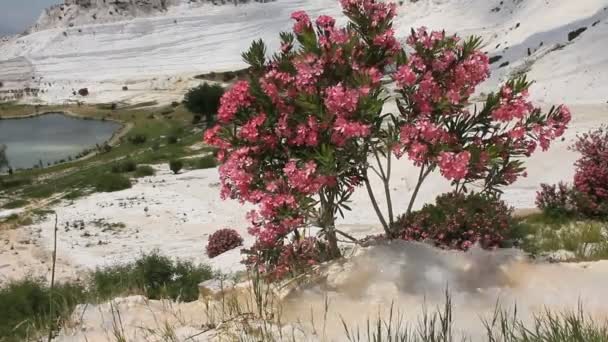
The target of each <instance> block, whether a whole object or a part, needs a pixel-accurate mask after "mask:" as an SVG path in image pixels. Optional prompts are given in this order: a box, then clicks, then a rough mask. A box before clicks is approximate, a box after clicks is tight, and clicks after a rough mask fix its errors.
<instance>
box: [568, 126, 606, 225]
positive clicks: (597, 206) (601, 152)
mask: <svg viewBox="0 0 608 342" xmlns="http://www.w3.org/2000/svg"><path fill="white" fill-rule="evenodd" d="M573 149H574V150H575V151H577V152H579V153H580V154H581V157H580V158H579V159H578V160H577V161H576V163H574V166H575V168H576V169H575V173H574V188H575V189H576V191H577V192H579V193H581V194H583V195H584V196H583V197H584V198H585V199H586V201H584V202H583V203H584V205H579V210H580V211H581V213H582V214H584V215H587V216H597V217H605V218H608V128H607V127H601V128H598V129H596V130H593V131H590V132H588V133H585V134H583V135H581V136H579V137H578V139H577V141H576V142H575V144H574V146H573Z"/></svg>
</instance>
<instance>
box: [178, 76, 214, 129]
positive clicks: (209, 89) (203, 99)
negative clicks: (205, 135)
mask: <svg viewBox="0 0 608 342" xmlns="http://www.w3.org/2000/svg"><path fill="white" fill-rule="evenodd" d="M223 94H224V88H222V86H220V85H219V84H213V85H209V84H208V83H206V82H205V83H203V84H201V85H200V86H198V87H196V88H192V89H190V90H189V91H188V92H187V93H186V95H185V96H184V105H185V106H186V108H187V109H188V110H189V111H190V112H192V113H194V114H195V115H198V114H200V115H203V116H204V117H205V123H206V124H207V127H211V125H212V124H213V122H214V121H215V116H216V113H217V110H218V108H219V106H220V98H221V97H222V95H223Z"/></svg>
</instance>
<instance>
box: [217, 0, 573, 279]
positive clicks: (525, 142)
mask: <svg viewBox="0 0 608 342" xmlns="http://www.w3.org/2000/svg"><path fill="white" fill-rule="evenodd" d="M340 2H341V4H342V7H343V9H344V14H345V15H346V16H347V17H348V18H349V19H350V22H349V24H348V25H347V26H346V27H343V28H340V27H336V25H335V20H334V19H333V18H331V17H328V16H323V15H322V16H320V17H319V18H317V20H316V21H315V22H314V23H313V22H312V21H311V20H310V18H309V17H308V16H307V15H306V13H304V12H302V11H297V12H294V13H293V14H292V16H291V17H292V19H294V20H295V24H294V26H293V33H286V32H284V33H281V34H280V38H281V48H280V51H278V52H277V53H275V54H274V55H273V56H272V57H271V58H268V56H269V54H268V53H267V51H266V46H265V44H264V43H263V41H261V40H259V41H255V42H254V43H253V44H252V45H251V47H250V49H249V51H247V52H246V53H244V54H243V58H244V59H245V61H246V62H247V63H248V64H249V65H250V67H249V76H250V77H249V79H248V80H241V81H237V82H236V83H235V84H234V86H233V87H232V88H231V89H230V90H229V91H227V92H226V94H224V96H223V97H222V99H221V101H220V108H219V109H218V122H219V125H217V126H215V127H213V128H211V129H208V130H207V131H206V133H205V141H206V142H207V143H208V144H210V145H213V146H215V147H217V148H218V149H219V152H218V161H219V162H220V164H221V166H220V168H219V172H220V179H221V182H222V191H221V195H222V197H223V198H233V199H238V200H240V201H241V202H250V203H253V204H255V205H257V206H258V209H257V210H256V211H253V212H251V213H250V215H249V219H250V220H251V222H252V227H251V228H250V233H251V234H253V235H255V236H256V239H257V240H256V243H255V245H254V246H253V247H252V248H251V250H250V251H252V254H250V255H249V256H248V257H247V260H246V261H247V262H248V263H249V264H250V265H253V266H257V267H258V269H260V270H263V271H265V272H271V273H272V272H276V273H278V274H286V273H289V272H287V270H285V267H287V268H289V267H290V266H289V265H281V263H282V262H283V261H284V260H290V259H291V258H286V259H285V258H283V259H281V255H293V254H294V253H292V252H290V251H289V248H287V247H289V246H302V241H304V239H306V238H305V237H303V236H302V233H300V232H299V231H298V229H299V228H302V227H303V226H306V225H313V226H316V227H319V228H320V231H319V233H318V235H317V236H318V237H319V238H321V239H323V240H325V241H324V243H323V245H324V248H323V249H322V250H323V251H324V252H325V253H326V254H325V255H321V256H318V255H315V256H314V258H312V257H311V259H309V261H310V262H311V263H314V262H317V261H319V260H322V259H323V258H324V257H327V258H335V257H338V256H340V250H339V248H338V244H337V237H338V235H342V236H343V237H345V238H350V236H348V235H347V234H345V233H343V232H340V231H338V230H337V229H336V227H335V221H336V219H337V216H338V215H342V214H343V211H345V210H350V208H349V205H348V202H349V199H350V197H351V195H352V193H353V191H354V189H355V188H356V187H357V186H359V185H362V184H364V183H365V185H366V187H367V189H368V192H369V196H370V198H371V200H372V203H373V205H374V209H375V210H376V213H377V215H378V217H379V220H380V221H381V224H382V225H383V227H384V229H385V231H386V233H387V235H388V236H389V237H395V236H396V235H397V234H396V233H398V232H395V231H394V229H393V225H394V215H393V210H392V205H391V198H390V191H389V190H390V186H389V181H390V175H391V156H392V154H395V155H396V156H397V157H400V156H402V155H403V154H407V155H408V157H409V158H410V159H412V160H413V161H414V163H415V164H416V165H417V166H419V167H420V168H421V170H420V176H419V180H418V184H417V185H416V188H415V191H414V193H413V195H412V196H411V201H410V205H409V208H408V210H407V212H406V214H409V212H410V211H411V208H412V205H413V203H414V200H415V198H416V195H417V193H418V191H419V190H420V186H421V185H422V183H423V181H424V180H425V179H426V177H427V176H428V175H429V174H430V173H431V172H432V171H433V170H436V169H439V171H440V172H441V173H442V175H443V176H444V177H445V178H447V179H449V180H452V181H453V184H454V186H455V187H456V189H455V191H456V193H457V194H459V193H461V192H465V191H466V190H467V185H468V184H469V183H471V182H474V181H479V180H481V181H483V182H484V185H485V188H484V190H485V192H492V193H497V192H499V189H498V188H499V187H500V186H504V185H507V184H510V183H512V182H513V181H515V179H517V177H518V176H521V175H523V173H524V168H523V165H522V161H521V160H520V159H521V158H524V157H527V156H529V155H530V154H531V153H533V152H534V150H536V146H537V145H540V146H541V147H542V148H543V149H546V148H548V146H549V143H550V141H551V140H553V139H555V138H556V137H558V136H561V135H562V134H563V132H564V130H565V128H566V125H567V123H568V122H569V120H570V112H569V111H568V109H567V108H566V107H564V106H560V107H556V108H553V109H551V110H550V111H549V113H547V114H544V113H542V112H541V110H540V109H538V108H535V107H534V106H533V105H532V104H531V102H530V101H528V99H527V94H528V88H529V86H530V82H528V81H527V80H526V79H525V77H521V78H518V79H514V80H510V81H508V82H507V83H506V84H505V85H503V86H502V87H501V88H500V90H499V91H498V92H497V93H491V94H490V95H488V96H487V98H486V101H485V103H484V104H483V106H480V108H481V110H479V111H476V110H474V107H475V106H474V103H472V101H469V98H470V97H471V95H472V94H473V93H474V92H475V88H476V86H477V85H478V84H479V83H480V82H482V81H484V80H485V79H486V78H487V77H488V75H489V60H488V57H487V56H486V55H485V54H484V53H483V52H482V51H480V47H481V41H480V39H479V38H475V37H473V38H469V39H466V40H460V39H459V38H458V37H456V36H447V35H446V34H445V32H430V33H429V32H427V31H426V29H424V28H422V29H419V30H417V31H413V32H412V35H411V36H410V38H409V39H408V44H409V45H410V46H411V47H412V48H413V51H414V52H413V53H411V54H410V55H409V56H408V55H407V54H406V50H404V49H403V48H402V47H401V46H400V44H399V42H398V41H397V39H396V38H395V36H394V30H393V28H392V20H393V17H394V16H395V13H396V6H395V4H390V3H385V2H381V1H375V0H341V1H340ZM393 70H396V71H395V72H392V71H393ZM384 74H391V76H392V78H393V79H394V81H395V83H396V85H397V96H396V102H397V106H398V108H399V113H387V114H383V113H382V109H383V106H384V104H385V102H386V101H387V100H388V99H389V98H390V97H389V96H387V94H389V90H388V89H387V88H386V87H384V86H383V84H382V82H381V78H382V77H383V75H384ZM370 155H371V157H372V158H371V160H375V161H376V162H377V164H376V165H372V163H370V162H369V161H368V157H369V156H370ZM383 159H384V160H386V162H385V163H383V162H382V160H383ZM370 170H371V171H373V172H374V173H376V174H377V175H378V176H380V178H381V179H382V181H383V183H384V187H383V190H384V192H385V195H386V198H387V203H388V220H387V219H386V218H385V217H384V215H383V213H382V212H381V210H380V208H379V206H378V203H377V201H376V200H375V195H374V193H373V191H372V190H373V189H372V188H371V185H370V182H369V177H368V172H369V171H370ZM321 239H319V240H321ZM307 241H308V240H307ZM316 242H317V241H315V239H313V240H310V241H308V242H307V243H306V246H307V248H306V250H308V251H309V252H311V253H307V254H309V255H311V256H312V255H313V254H314V253H312V252H314V250H309V249H308V247H311V248H313V249H316V248H317V247H316V246H317V243H316ZM286 248H287V249H286ZM292 250H297V251H301V250H302V249H301V248H299V247H298V248H296V249H293V248H292ZM319 250H320V249H319ZM298 253H300V252H295V254H298ZM281 260H283V261H281ZM276 273H275V274H276Z"/></svg>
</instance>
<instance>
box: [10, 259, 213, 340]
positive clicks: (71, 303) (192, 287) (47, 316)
mask: <svg viewBox="0 0 608 342" xmlns="http://www.w3.org/2000/svg"><path fill="white" fill-rule="evenodd" d="M211 276H212V272H211V268H210V267H209V266H206V265H198V266H197V265H194V264H192V263H190V262H184V261H179V260H178V261H172V260H170V259H169V258H167V257H164V256H161V255H160V254H158V253H156V252H153V253H150V254H146V255H142V256H141V257H140V258H139V259H137V260H136V261H134V262H132V263H129V264H124V265H118V266H113V267H109V268H106V269H97V270H96V271H94V272H93V273H92V274H91V276H90V277H89V278H88V279H87V280H86V281H85V283H78V282H74V283H63V284H55V287H54V292H53V298H54V305H53V306H52V308H53V311H50V307H51V306H50V305H49V304H50V296H49V293H50V292H49V287H48V285H47V284H46V283H45V282H44V281H42V280H40V279H29V278H28V279H24V280H21V281H15V282H11V283H9V284H8V285H7V286H5V287H3V288H0V308H2V310H0V341H2V342H21V341H26V340H28V341H29V340H37V339H36V338H39V337H41V336H42V335H41V334H43V333H44V332H46V331H48V329H49V327H50V326H49V322H52V326H53V328H54V329H57V327H59V326H60V325H61V324H62V323H63V322H64V321H65V320H66V319H67V318H68V317H69V316H70V315H71V313H72V311H73V310H74V308H75V307H76V305H77V304H81V303H83V304H84V303H96V302H103V301H106V300H109V299H112V298H114V297H116V296H120V295H129V294H144V295H147V296H148V297H149V298H153V299H159V298H171V299H173V300H180V301H193V300H196V299H197V298H198V284H199V283H200V282H201V281H204V280H207V279H210V278H211Z"/></svg>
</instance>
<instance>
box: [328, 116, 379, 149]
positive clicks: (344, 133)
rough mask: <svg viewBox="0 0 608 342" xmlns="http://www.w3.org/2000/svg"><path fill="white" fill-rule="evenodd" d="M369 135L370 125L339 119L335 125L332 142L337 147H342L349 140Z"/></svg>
mask: <svg viewBox="0 0 608 342" xmlns="http://www.w3.org/2000/svg"><path fill="white" fill-rule="evenodd" d="M369 133H370V125H366V124H363V123H360V122H356V121H349V120H346V119H344V118H342V117H338V118H337V119H336V121H335V123H334V128H333V134H332V136H331V140H332V142H333V143H335V144H336V145H338V146H342V145H344V144H345V143H346V141H347V140H349V139H352V138H360V137H366V136H368V135H369Z"/></svg>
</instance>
